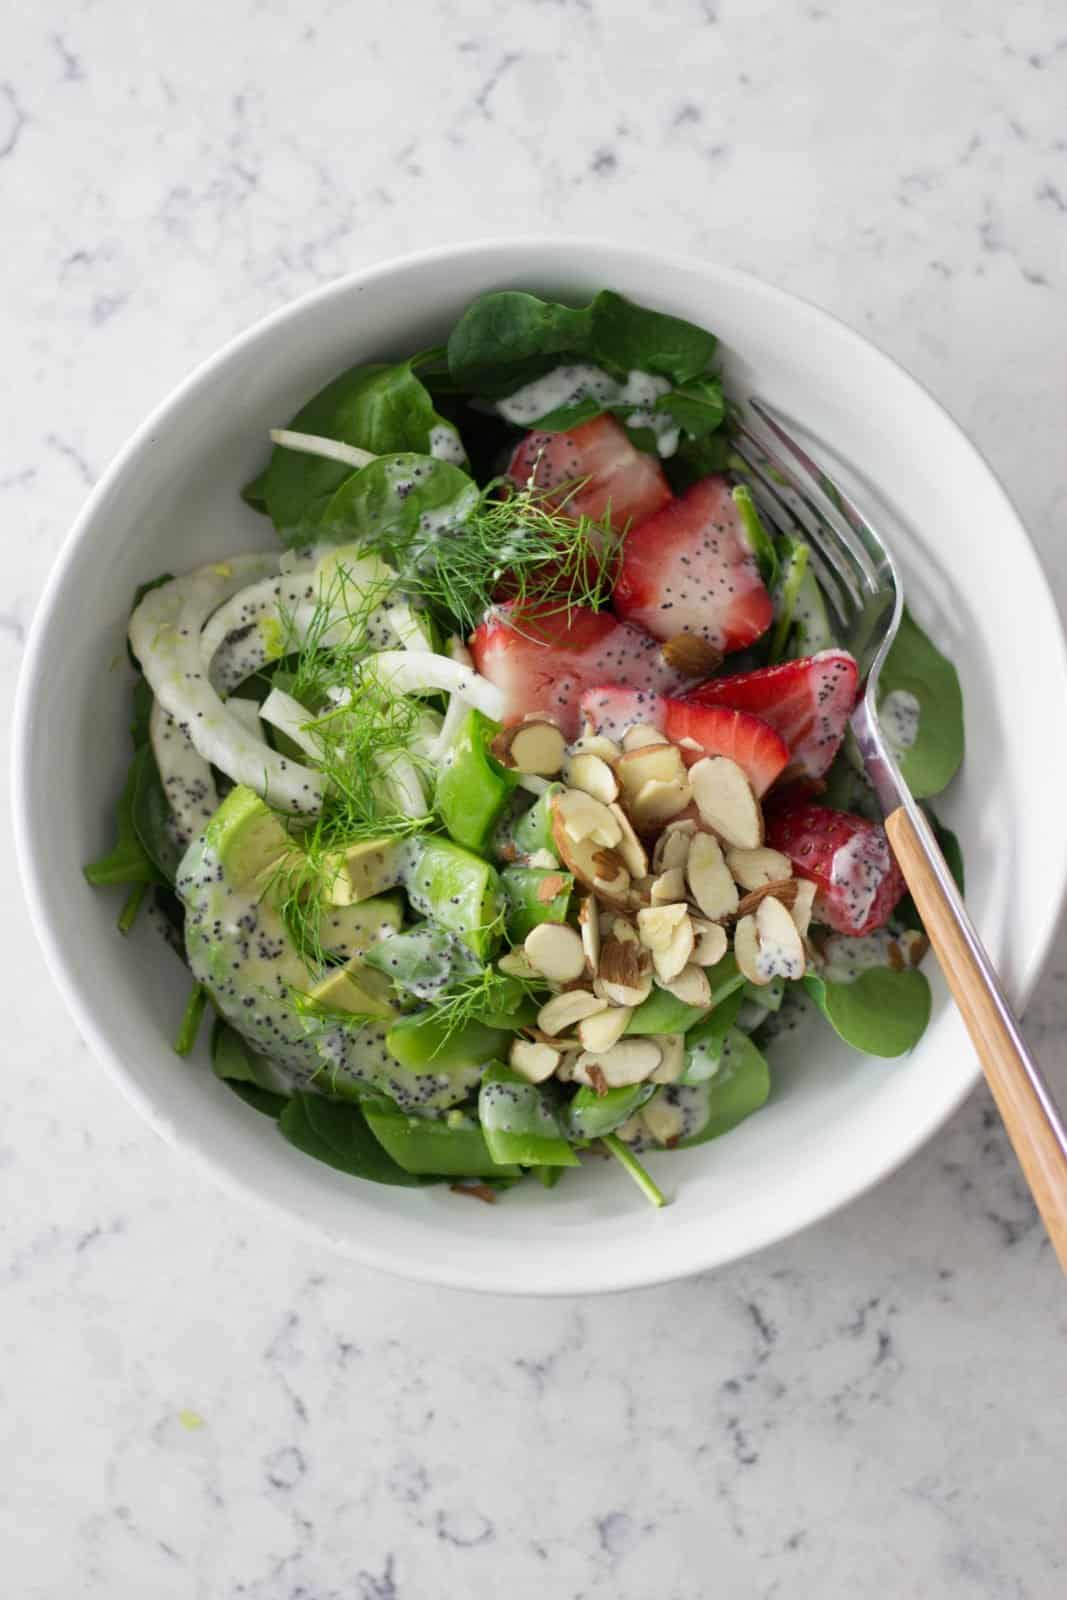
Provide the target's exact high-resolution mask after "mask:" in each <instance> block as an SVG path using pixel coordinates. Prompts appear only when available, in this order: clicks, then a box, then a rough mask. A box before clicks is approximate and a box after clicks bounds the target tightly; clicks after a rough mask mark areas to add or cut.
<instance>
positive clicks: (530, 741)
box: [493, 722, 567, 778]
mask: <svg viewBox="0 0 1067 1600" xmlns="http://www.w3.org/2000/svg"><path fill="white" fill-rule="evenodd" d="M509 731H510V735H511V739H510V748H509V750H508V753H507V756H508V758H507V761H506V763H505V764H506V765H508V766H511V767H513V768H514V769H515V771H516V772H527V773H532V774H533V775H534V776H536V777H541V778H554V777H555V775H556V773H557V772H558V771H559V770H560V768H561V767H562V765H563V761H564V757H565V755H566V750H567V742H566V740H565V739H564V737H563V735H562V733H560V731H559V729H558V728H557V727H556V725H555V723H554V722H524V723H522V724H521V726H519V727H518V728H512V729H510V730H509ZM496 744H497V740H494V741H493V753H494V755H495V754H496ZM498 759H499V758H498Z"/></svg>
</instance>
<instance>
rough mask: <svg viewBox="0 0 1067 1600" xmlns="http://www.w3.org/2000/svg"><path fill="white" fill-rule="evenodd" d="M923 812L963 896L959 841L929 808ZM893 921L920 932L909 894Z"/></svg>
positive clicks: (918, 920) (925, 807)
mask: <svg viewBox="0 0 1067 1600" xmlns="http://www.w3.org/2000/svg"><path fill="white" fill-rule="evenodd" d="M923 810H924V811H925V812H926V820H927V822H929V824H930V826H931V828H932V829H933V832H934V838H935V839H936V840H937V842H938V844H939V845H940V846H941V854H942V855H943V856H944V858H945V861H946V864H947V866H948V870H949V871H950V872H951V874H952V877H953V879H954V881H955V884H956V887H957V889H958V890H959V891H960V894H963V892H964V873H963V851H962V849H961V848H960V841H959V840H958V839H957V837H956V835H955V834H954V833H953V831H952V829H951V828H946V827H945V826H944V824H943V823H941V822H939V821H938V820H937V818H936V817H935V816H934V813H933V812H932V811H931V810H930V807H929V806H924V807H923ZM893 920H894V922H900V923H902V924H903V926H904V927H905V928H918V929H919V930H920V931H921V930H922V925H923V921H922V918H921V917H920V915H919V911H918V907H917V906H916V904H915V901H914V900H913V899H912V897H911V895H910V894H908V895H905V896H904V899H903V900H902V901H901V902H900V904H899V905H898V906H897V909H896V910H895V911H894V913H893Z"/></svg>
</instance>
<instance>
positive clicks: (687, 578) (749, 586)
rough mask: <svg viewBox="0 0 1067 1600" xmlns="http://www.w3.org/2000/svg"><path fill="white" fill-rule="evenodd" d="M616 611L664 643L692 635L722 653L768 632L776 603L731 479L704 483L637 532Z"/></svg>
mask: <svg viewBox="0 0 1067 1600" xmlns="http://www.w3.org/2000/svg"><path fill="white" fill-rule="evenodd" d="M612 605H613V606H614V608H615V610H616V611H617V612H618V614H619V616H620V617H625V618H626V620H627V621H628V622H636V623H638V624H639V626H640V627H642V628H647V629H648V631H649V633H652V634H655V636H656V638H657V639H673V638H674V637H675V635H676V634H679V633H692V634H695V635H696V636H697V638H700V639H706V640H707V642H708V643H709V644H710V645H713V646H714V647H715V648H716V649H717V650H723V651H729V650H741V649H743V648H744V646H745V645H748V644H751V643H752V642H753V640H755V639H758V638H759V636H760V634H761V633H765V632H766V631H767V629H768V628H769V627H770V625H771V619H772V616H773V612H772V609H771V598H770V595H769V594H768V593H767V591H766V589H765V588H764V586H763V580H762V578H761V577H760V575H759V569H758V568H757V566H756V558H755V556H754V555H753V553H752V550H751V548H750V546H749V543H748V538H747V536H746V534H745V529H744V524H743V523H742V521H741V515H740V512H739V511H738V509H737V506H736V505H735V504H734V501H733V496H732V495H731V493H730V486H729V484H728V483H727V482H726V479H725V478H721V477H712V478H702V479H701V481H700V482H699V483H695V484H694V485H693V487H692V488H691V489H688V490H687V491H686V493H685V494H684V495H682V496H681V497H680V498H679V499H677V500H672V501H671V502H670V504H669V505H668V506H665V507H664V508H663V510H661V511H658V512H657V513H656V514H655V516H651V517H647V518H646V519H645V521H644V522H641V523H638V525H637V526H636V527H634V528H631V530H630V532H629V533H628V534H627V535H626V539H625V541H624V543H623V550H622V561H621V563H620V567H619V576H618V579H617V581H616V584H615V594H614V596H613V599H612Z"/></svg>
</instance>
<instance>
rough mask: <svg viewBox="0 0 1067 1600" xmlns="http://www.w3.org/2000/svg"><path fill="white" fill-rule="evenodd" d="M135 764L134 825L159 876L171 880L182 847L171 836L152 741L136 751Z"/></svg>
mask: <svg viewBox="0 0 1067 1600" xmlns="http://www.w3.org/2000/svg"><path fill="white" fill-rule="evenodd" d="M135 767H136V778H135V781H134V790H133V825H134V827H135V828H136V830H137V837H138V838H139V839H140V841H141V843H142V845H143V846H144V848H145V851H146V852H147V854H148V856H149V857H150V859H151V861H152V863H153V865H154V866H155V868H156V870H157V872H158V873H159V875H160V877H161V878H162V879H163V880H164V881H165V882H166V883H173V882H174V880H175V878H176V877H177V875H178V863H179V862H180V861H181V858H182V856H183V855H184V854H185V851H184V849H183V848H182V846H181V845H180V844H179V843H178V841H177V839H176V838H175V837H174V828H173V823H172V818H171V809H170V801H169V800H168V799H167V791H166V790H165V789H164V787H163V780H162V778H161V777H160V775H159V767H158V766H157V765H156V758H155V754H154V753H153V750H152V747H151V745H147V744H146V745H143V746H142V747H141V749H140V750H139V751H138V752H137V757H136V761H135Z"/></svg>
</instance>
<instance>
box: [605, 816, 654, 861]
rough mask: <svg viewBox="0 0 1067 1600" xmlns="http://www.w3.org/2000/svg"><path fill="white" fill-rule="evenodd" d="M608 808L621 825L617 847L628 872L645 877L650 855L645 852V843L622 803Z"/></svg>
mask: <svg viewBox="0 0 1067 1600" xmlns="http://www.w3.org/2000/svg"><path fill="white" fill-rule="evenodd" d="M608 810H609V811H610V812H611V814H612V816H613V817H614V818H615V821H616V822H617V823H618V825H619V841H618V844H617V845H616V846H615V848H616V849H617V850H618V852H619V854H620V856H622V859H623V861H624V862H625V863H626V870H627V872H628V873H629V874H630V876H631V878H643V877H644V876H645V874H646V873H647V872H648V855H647V854H646V852H645V847H644V845H643V844H642V843H641V841H640V839H639V838H638V837H637V835H636V833H635V832H634V830H633V825H632V823H631V822H630V819H629V817H628V816H627V815H626V812H625V811H624V810H623V809H622V807H621V806H620V805H611V806H609V807H608Z"/></svg>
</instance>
